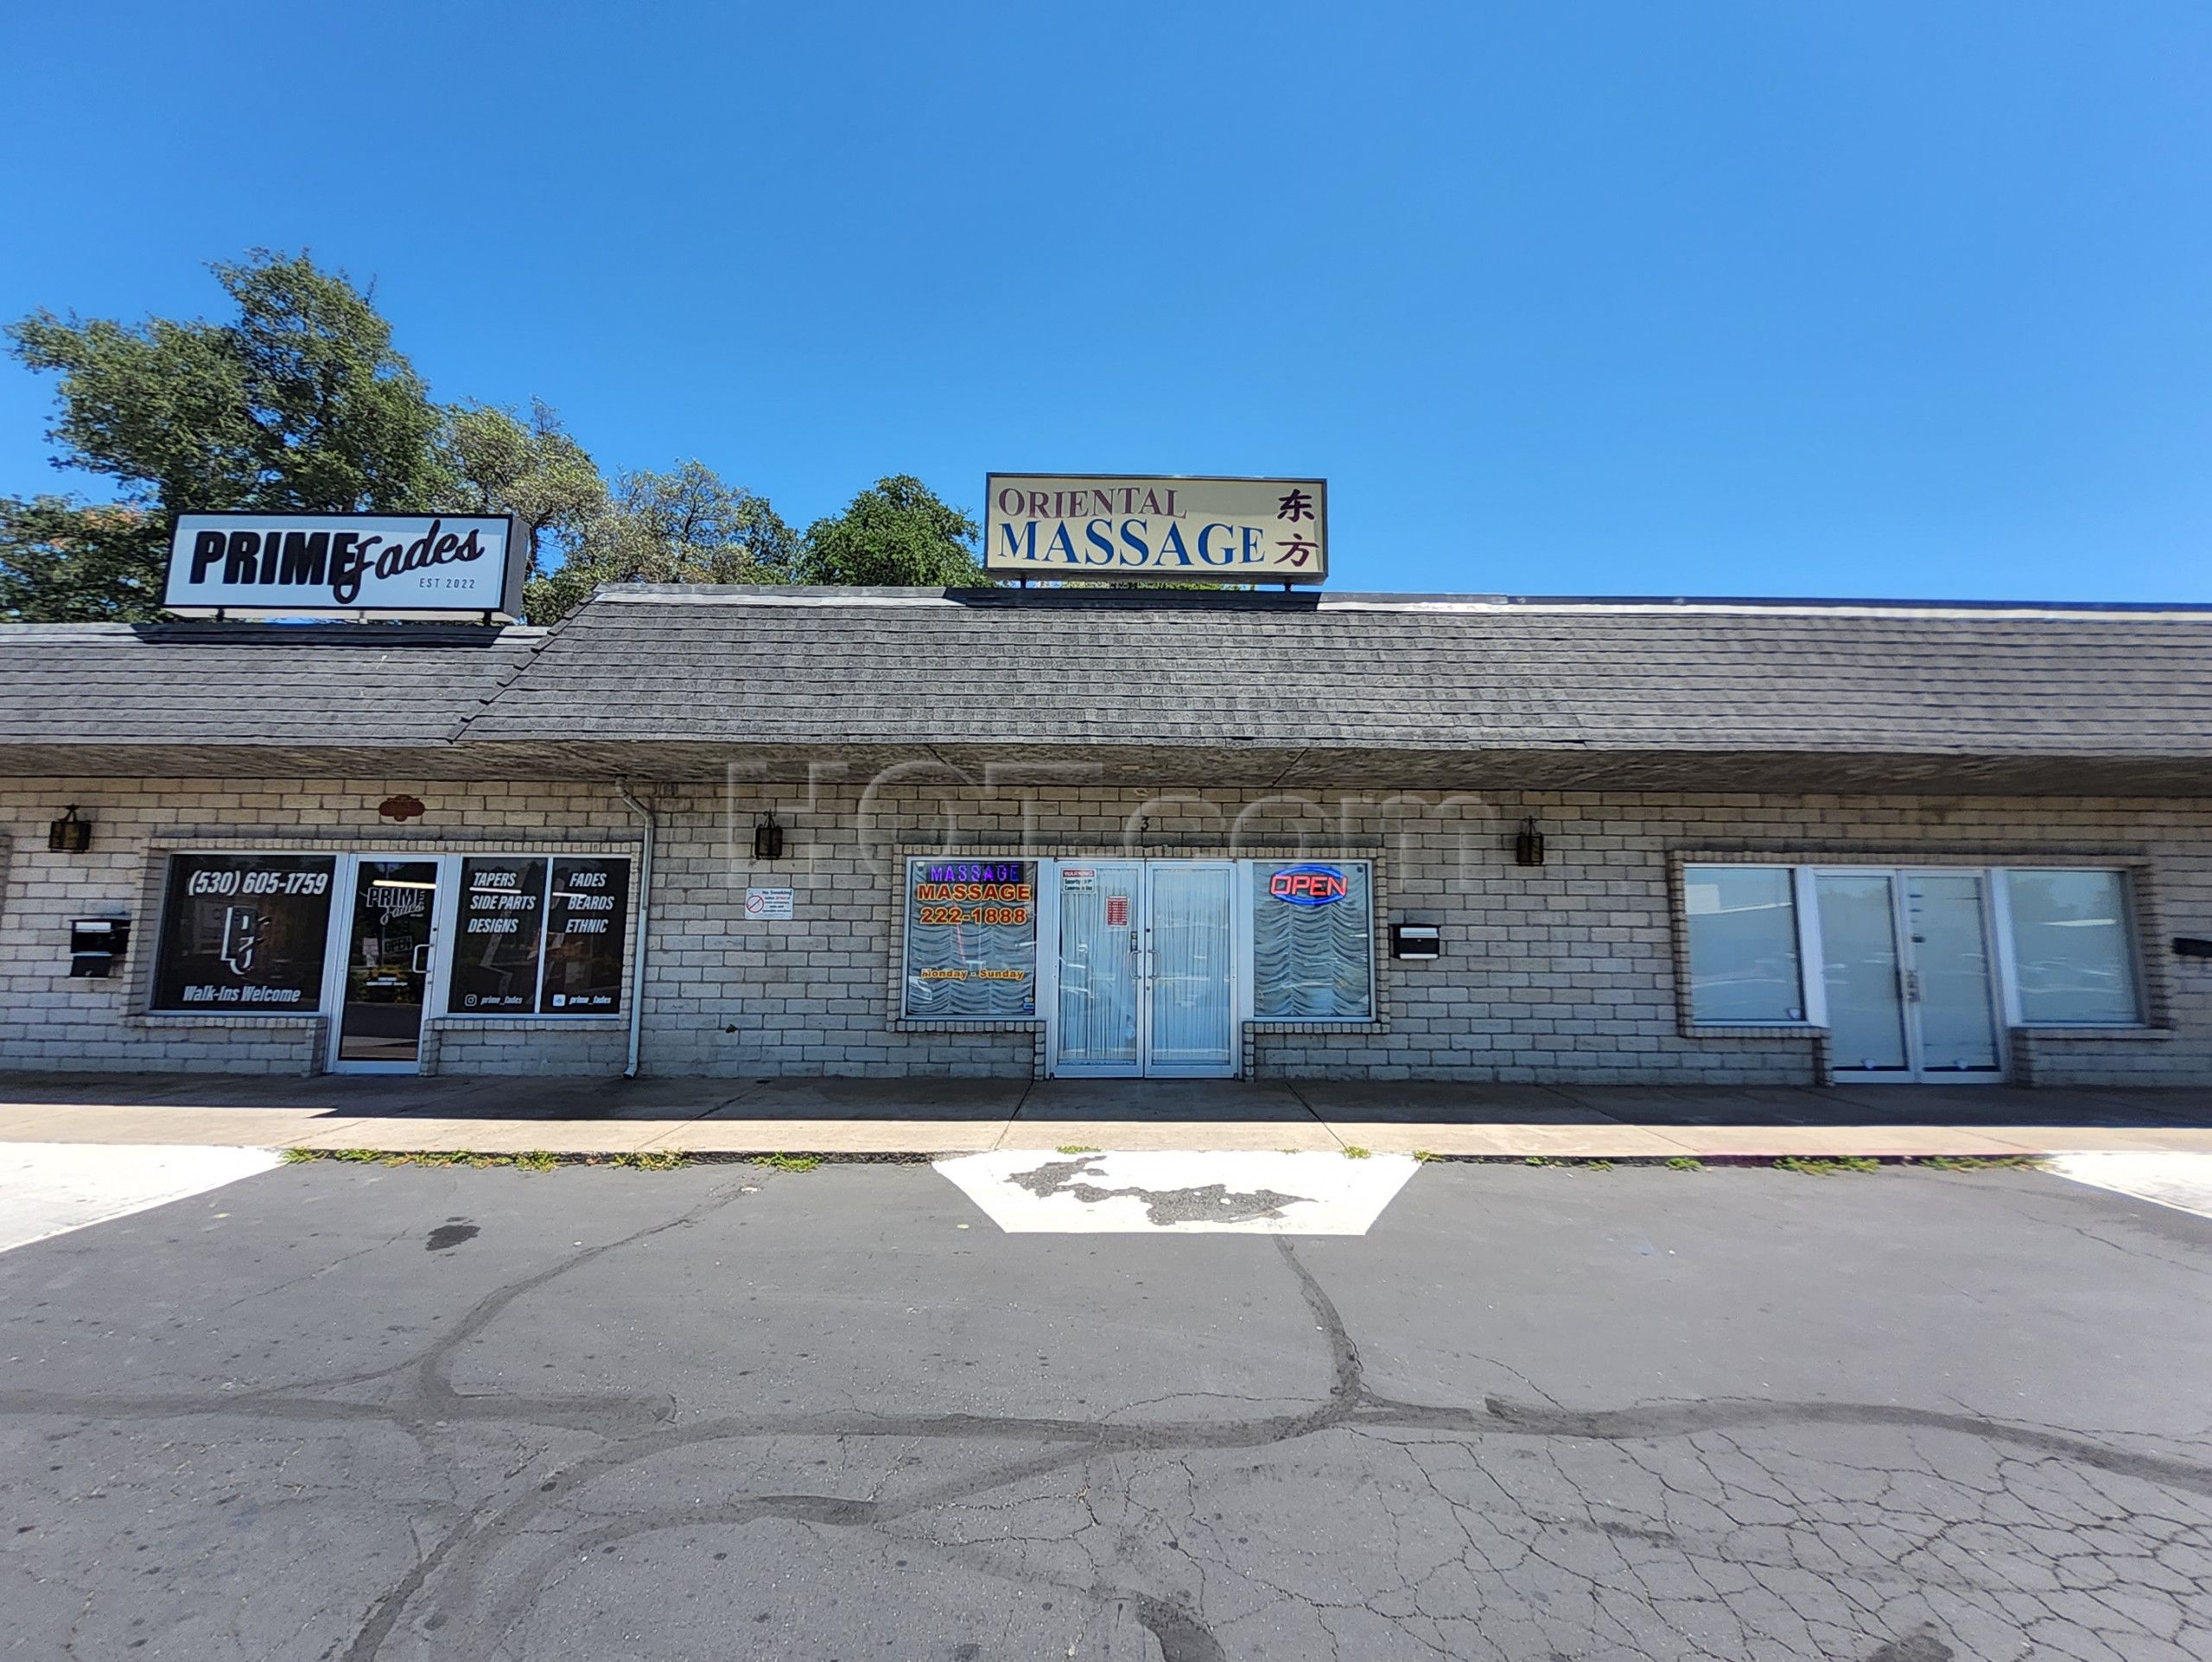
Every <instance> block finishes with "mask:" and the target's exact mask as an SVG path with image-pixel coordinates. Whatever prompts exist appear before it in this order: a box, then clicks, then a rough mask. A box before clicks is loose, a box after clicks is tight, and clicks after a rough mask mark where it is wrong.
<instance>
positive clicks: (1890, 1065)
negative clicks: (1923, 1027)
mask: <svg viewBox="0 0 2212 1662" xmlns="http://www.w3.org/2000/svg"><path fill="white" fill-rule="evenodd" d="M1813 888H1814V894H1815V898H1816V900H1817V901H1818V903H1819V906H1820V912H1821V984H1822V985H1823V986H1824V987H1825V988H1826V989H1827V1003H1828V1066H1829V1069H1830V1071H1831V1072H1833V1073H1834V1074H1835V1076H1836V1078H1838V1079H1910V1078H1911V1077H1912V1060H1911V1055H1910V1050H1909V1048H1908V1047H1907V1046H1906V1043H1905V1036H1904V960H1903V958H1901V957H1900V955H1899V953H1898V951H1897V901H1896V898H1895V897H1894V896H1893V895H1891V891H1890V877H1889V874H1888V873H1887V872H1882V871H1823V872H1820V873H1817V874H1816V875H1815V877H1814V879H1813Z"/></svg>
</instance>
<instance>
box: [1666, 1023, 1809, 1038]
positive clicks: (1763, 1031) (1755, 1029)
mask: <svg viewBox="0 0 2212 1662" xmlns="http://www.w3.org/2000/svg"><path fill="white" fill-rule="evenodd" d="M1681 1034H1682V1037H1684V1038H1685V1039H1819V1038H1822V1037H1825V1036H1826V1035H1827V1028H1824V1027H1821V1026H1820V1025H1819V1024H1818V1023H1816V1022H1684V1023H1683V1024H1682V1028H1681Z"/></svg>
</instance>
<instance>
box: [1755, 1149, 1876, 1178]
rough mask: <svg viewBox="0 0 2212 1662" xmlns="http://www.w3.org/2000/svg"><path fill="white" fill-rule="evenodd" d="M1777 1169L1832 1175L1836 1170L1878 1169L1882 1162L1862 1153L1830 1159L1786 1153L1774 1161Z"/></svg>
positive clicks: (1811, 1175) (1811, 1174)
mask: <svg viewBox="0 0 2212 1662" xmlns="http://www.w3.org/2000/svg"><path fill="white" fill-rule="evenodd" d="M1774 1168H1775V1169H1776V1170H1777V1171H1794V1172H1797V1173H1799V1174H1801V1175H1804V1176H1807V1177H1833V1176H1834V1175H1836V1174H1837V1173H1838V1172H1845V1171H1879V1170H1881V1169H1882V1162H1880V1161H1878V1160H1869V1159H1867V1158H1866V1157H1865V1156H1862V1155H1855V1154H1846V1155H1838V1156H1835V1157H1834V1159H1832V1160H1815V1159H1808V1158H1807V1157H1806V1156H1802V1155H1795V1154H1786V1155H1784V1156H1782V1158H1781V1159H1779V1160H1777V1161H1776V1162H1774Z"/></svg>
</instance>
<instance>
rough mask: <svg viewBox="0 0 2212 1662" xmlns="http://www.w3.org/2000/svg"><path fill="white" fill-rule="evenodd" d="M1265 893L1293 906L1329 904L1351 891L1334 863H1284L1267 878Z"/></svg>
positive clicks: (1349, 884)
mask: <svg viewBox="0 0 2212 1662" xmlns="http://www.w3.org/2000/svg"><path fill="white" fill-rule="evenodd" d="M1268 894H1270V895H1274V897H1275V899H1277V900H1279V901H1289V902H1290V904H1291V905H1293V906H1331V905H1333V904H1335V903H1336V902H1337V901H1340V900H1343V899H1344V897H1345V896H1346V895H1350V894H1351V883H1350V882H1347V881H1346V880H1345V877H1344V873H1343V872H1341V871H1339V870H1338V869H1336V867H1334V866H1285V867H1284V868H1283V869H1281V871H1278V872H1276V873H1275V874H1274V876H1272V877H1270V878H1268Z"/></svg>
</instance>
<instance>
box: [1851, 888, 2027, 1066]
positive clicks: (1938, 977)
mask: <svg viewBox="0 0 2212 1662" xmlns="http://www.w3.org/2000/svg"><path fill="white" fill-rule="evenodd" d="M1813 889H1814V898H1815V905H1816V907H1818V910H1819V914H1820V942H1821V985H1822V987H1823V989H1824V990H1825V991H1826V993H1827V1027H1828V1054H1829V1059H1830V1060H1829V1067H1830V1071H1831V1072H1832V1073H1834V1076H1835V1078H1836V1079H1839V1080H1841V1081H1846V1082H1851V1081H1866V1080H1875V1079H1899V1080H1918V1081H1921V1082H1923V1083H1927V1084H1974V1083H1988V1082H1993V1081H1995V1080H1997V1079H2002V1078H2003V1077H2004V1072H2005V1067H2004V1056H2003V1052H2002V1050H2001V1048H2000V1047H1999V1035H1998V1030H1997V1005H1996V997H1995V994H1996V989H1995V985H1994V982H1993V976H1992V973H1991V969H1990V956H1989V931H1988V923H1987V907H1986V904H1985V896H1984V894H1983V888H1982V879H1981V874H1980V873H1979V872H1973V871H1821V872H1815V874H1814V877H1813Z"/></svg>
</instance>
